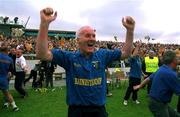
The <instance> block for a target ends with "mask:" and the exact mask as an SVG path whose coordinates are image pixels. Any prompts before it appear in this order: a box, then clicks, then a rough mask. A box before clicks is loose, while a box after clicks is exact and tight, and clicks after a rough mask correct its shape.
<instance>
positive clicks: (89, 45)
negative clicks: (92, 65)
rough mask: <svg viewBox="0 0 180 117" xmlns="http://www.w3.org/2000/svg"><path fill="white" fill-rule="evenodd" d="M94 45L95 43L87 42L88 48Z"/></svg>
mask: <svg viewBox="0 0 180 117" xmlns="http://www.w3.org/2000/svg"><path fill="white" fill-rule="evenodd" d="M94 45H95V42H87V46H88V47H93V46H94Z"/></svg>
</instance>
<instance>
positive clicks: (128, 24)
mask: <svg viewBox="0 0 180 117" xmlns="http://www.w3.org/2000/svg"><path fill="white" fill-rule="evenodd" d="M122 24H123V26H124V27H125V28H126V29H127V30H128V31H134V28H135V21H134V19H133V18H132V17H130V16H126V17H124V18H123V19H122Z"/></svg>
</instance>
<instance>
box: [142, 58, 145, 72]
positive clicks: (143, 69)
mask: <svg viewBox="0 0 180 117" xmlns="http://www.w3.org/2000/svg"><path fill="white" fill-rule="evenodd" d="M142 71H143V73H144V74H145V73H146V65H145V59H143V61H142Z"/></svg>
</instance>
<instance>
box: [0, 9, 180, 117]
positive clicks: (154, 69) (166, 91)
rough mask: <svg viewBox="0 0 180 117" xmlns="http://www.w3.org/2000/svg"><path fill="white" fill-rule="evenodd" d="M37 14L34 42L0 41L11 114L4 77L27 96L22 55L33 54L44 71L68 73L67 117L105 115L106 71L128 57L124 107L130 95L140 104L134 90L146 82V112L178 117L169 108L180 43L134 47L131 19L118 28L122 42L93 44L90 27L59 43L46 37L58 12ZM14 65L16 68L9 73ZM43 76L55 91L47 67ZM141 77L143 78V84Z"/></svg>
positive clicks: (178, 87) (178, 89)
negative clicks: (122, 33)
mask: <svg viewBox="0 0 180 117" xmlns="http://www.w3.org/2000/svg"><path fill="white" fill-rule="evenodd" d="M40 16H41V23H40V29H39V33H38V36H37V39H35V37H22V38H21V39H19V38H18V39H13V38H7V37H3V36H1V38H0V41H2V42H5V43H6V45H8V46H6V49H5V50H6V51H5V52H4V50H3V48H2V47H5V46H1V54H0V57H2V58H0V67H1V69H0V89H1V90H2V91H3V94H4V96H5V97H6V98H7V99H8V100H7V101H8V102H9V104H11V105H12V106H13V110H14V111H18V110H19V108H18V107H17V106H16V104H15V101H14V100H13V98H12V96H11V95H10V93H9V92H8V80H6V79H8V78H7V77H8V73H9V72H11V73H12V74H14V75H15V89H16V90H17V92H18V93H19V94H20V96H21V97H22V98H25V97H26V96H27V95H28V94H27V92H26V91H25V90H24V89H23V87H22V85H23V83H25V82H26V80H25V73H26V70H27V67H26V65H27V63H26V59H25V58H24V57H23V52H24V53H26V54H31V53H33V54H36V57H37V59H40V60H41V62H42V61H46V64H45V66H46V67H47V66H48V67H50V66H53V64H55V65H56V64H57V65H59V66H61V67H63V68H64V69H65V70H66V80H67V81H66V87H67V105H68V117H107V116H108V113H107V112H106V107H105V104H106V91H107V89H106V83H107V80H106V77H107V76H106V72H105V69H107V68H108V65H110V64H111V63H112V62H113V61H117V60H120V59H123V60H124V59H127V58H128V61H129V63H130V73H129V86H128V88H127V91H126V94H125V96H124V102H123V104H124V105H125V106H127V105H128V99H129V98H130V94H131V93H132V94H133V95H132V99H133V101H135V102H136V104H139V103H140V102H139V101H138V91H137V90H138V89H140V88H141V87H142V86H144V84H147V83H150V84H149V88H148V94H149V97H150V102H149V109H150V111H151V112H152V113H153V115H154V116H155V117H162V116H163V117H175V116H177V117H180V115H179V113H177V112H176V111H174V110H173V109H172V108H170V107H169V105H168V103H169V102H170V100H171V97H172V94H173V93H176V94H177V95H178V96H180V84H179V80H178V76H177V71H175V69H176V67H177V65H178V64H179V60H178V59H179V58H178V57H179V55H180V46H179V45H177V44H176V45H170V44H160V43H158V44H150V43H148V44H147V43H142V42H141V41H137V42H134V43H133V39H134V28H135V21H134V19H133V18H132V17H130V16H127V17H125V18H123V19H122V24H123V26H124V27H125V28H126V39H125V42H112V41H96V31H95V30H94V29H93V28H92V27H90V26H83V27H81V28H80V29H79V30H78V31H77V34H76V39H68V40H67V39H64V38H62V39H60V40H57V39H55V38H52V37H48V28H49V25H50V23H51V22H52V21H54V20H55V19H56V17H57V12H55V13H54V12H53V9H52V8H45V9H43V10H41V12H40ZM3 44H4V43H3ZM132 45H134V47H135V48H133V46H132ZM8 48H9V49H11V50H12V53H11V56H10V57H11V58H12V59H10V58H8V56H7V49H8ZM34 48H36V49H34ZM13 49H15V50H16V55H15V57H13V56H12V54H13ZM4 56H5V57H6V58H5V57H4ZM14 58H15V59H14ZM13 60H14V61H13ZM13 63H14V64H13ZM3 66H6V67H3ZM13 66H14V67H15V70H12V67H13ZM35 67H37V66H35ZM10 68H11V69H10ZM53 69H54V68H53ZM31 72H32V75H33V76H34V75H35V74H36V75H37V68H34V69H33V70H32V71H31ZM44 73H45V76H47V79H46V80H47V83H46V86H48V85H49V83H50V84H51V86H52V87H53V85H52V74H51V73H53V71H48V70H47V69H45V70H44ZM33 76H32V77H33ZM30 77H31V75H30ZM30 77H29V79H30ZM142 77H145V78H146V79H145V81H143V82H142V83H141V78H142ZM179 104H180V100H179Z"/></svg>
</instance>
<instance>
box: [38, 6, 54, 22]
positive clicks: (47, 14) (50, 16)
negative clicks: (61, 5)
mask: <svg viewBox="0 0 180 117" xmlns="http://www.w3.org/2000/svg"><path fill="white" fill-rule="evenodd" d="M40 16H41V24H43V25H49V24H50V23H51V22H52V21H54V20H55V19H56V17H57V12H55V13H54V11H53V9H52V8H49V7H47V8H45V9H42V10H41V11H40Z"/></svg>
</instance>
